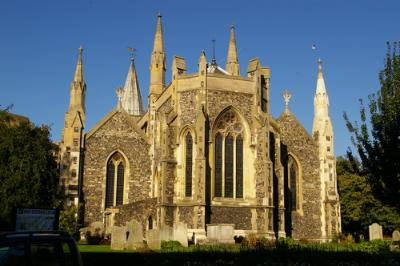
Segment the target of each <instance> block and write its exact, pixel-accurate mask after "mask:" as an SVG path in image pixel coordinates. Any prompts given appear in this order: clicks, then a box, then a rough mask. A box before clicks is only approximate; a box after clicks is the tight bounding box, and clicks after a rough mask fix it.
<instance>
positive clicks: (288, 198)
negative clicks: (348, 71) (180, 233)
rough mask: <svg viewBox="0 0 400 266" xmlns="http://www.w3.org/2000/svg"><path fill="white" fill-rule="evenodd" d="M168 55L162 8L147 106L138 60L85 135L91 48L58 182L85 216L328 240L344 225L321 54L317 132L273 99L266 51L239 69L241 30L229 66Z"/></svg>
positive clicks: (200, 231) (77, 83)
mask: <svg viewBox="0 0 400 266" xmlns="http://www.w3.org/2000/svg"><path fill="white" fill-rule="evenodd" d="M172 60H173V61H172V67H171V72H172V73H171V75H172V77H171V82H170V83H169V84H166V83H165V75H166V54H165V51H164V44H163V33H162V24H161V16H158V19H157V26H156V34H155V39H154V46H153V52H152V54H151V64H150V87H149V95H148V108H147V111H145V110H144V108H143V104H142V96H141V92H140V88H139V84H138V80H137V76H136V70H135V65H134V61H133V60H132V62H131V65H130V68H129V71H128V76H127V79H126V82H125V86H124V87H123V88H119V89H117V96H118V103H117V106H116V108H115V109H114V110H112V111H111V112H110V113H109V114H107V115H106V116H105V117H104V118H103V119H102V120H101V121H99V122H98V123H97V125H96V126H95V127H94V128H92V129H90V130H89V131H87V132H86V133H84V128H85V106H84V102H85V92H86V84H85V81H84V77H83V69H82V49H80V51H79V58H78V64H77V68H76V72H75V76H74V80H73V82H72V84H71V99H70V107H69V109H68V112H67V113H66V115H65V126H64V130H63V136H62V141H61V144H60V148H61V153H60V154H61V155H60V161H61V167H60V169H61V182H62V185H63V187H64V188H65V193H66V195H67V196H68V199H69V200H68V203H69V204H77V203H78V202H79V203H81V204H82V206H83V207H84V215H83V220H84V225H85V226H87V225H89V224H91V223H93V222H102V223H103V224H104V226H105V227H106V228H110V226H112V225H123V224H125V223H126V222H127V221H129V220H131V219H136V220H137V221H140V222H141V223H142V225H143V227H144V228H146V229H153V228H161V227H163V226H173V225H174V224H176V223H178V222H181V223H185V224H186V226H187V228H188V230H189V233H190V235H191V234H192V233H193V232H194V233H196V235H197V237H198V238H206V231H207V225H209V224H232V225H233V226H234V230H235V231H234V232H235V235H238V236H239V235H242V236H243V235H246V234H249V233H255V234H257V235H258V236H265V237H267V238H276V237H283V236H291V237H293V238H294V239H308V240H314V241H329V240H330V239H332V238H333V237H334V236H336V235H337V234H339V233H340V231H341V224H340V205H339V196H338V192H337V179H336V172H335V157H334V152H333V128H332V124H331V122H330V118H329V113H328V107H329V100H328V95H327V92H326V88H325V83H324V79H323V73H322V64H321V62H320V61H319V62H318V79H317V89H316V94H315V99H314V109H315V116H314V126H313V132H312V135H310V134H309V133H308V132H307V130H306V129H305V128H304V127H303V126H302V124H301V123H300V122H299V121H298V120H297V118H296V117H295V115H294V114H293V113H292V112H291V111H290V110H289V107H288V101H289V98H290V94H288V93H286V94H285V101H286V108H285V111H284V112H283V113H282V114H281V115H280V117H279V118H277V119H275V118H273V117H272V116H271V113H270V109H269V108H270V107H269V104H270V103H269V91H270V70H269V68H267V67H262V66H261V64H260V61H259V60H258V59H253V60H251V61H250V62H249V63H248V66H247V70H246V75H245V76H241V75H240V69H239V61H238V55H237V49H236V39H235V30H234V27H233V26H232V27H231V29H230V40H229V47H228V56H227V62H226V67H225V69H223V68H221V67H220V66H219V65H218V64H217V63H216V61H215V59H213V60H212V61H211V62H210V63H208V62H207V59H206V56H205V53H204V52H201V53H200V58H199V60H198V71H197V72H195V73H187V72H186V61H185V59H184V58H182V57H179V56H174V57H173V59H172Z"/></svg>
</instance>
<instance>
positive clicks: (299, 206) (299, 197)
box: [287, 152, 304, 216]
mask: <svg viewBox="0 0 400 266" xmlns="http://www.w3.org/2000/svg"><path fill="white" fill-rule="evenodd" d="M290 159H292V161H293V162H294V163H296V166H297V180H296V208H292V212H297V213H298V214H299V215H301V216H303V215H304V213H303V186H302V184H303V171H302V167H301V163H300V160H299V158H298V157H297V156H296V155H295V154H293V153H291V152H289V153H288V160H287V164H288V165H287V169H288V187H289V188H290V185H291V182H290V178H291V177H290V168H291V166H290Z"/></svg>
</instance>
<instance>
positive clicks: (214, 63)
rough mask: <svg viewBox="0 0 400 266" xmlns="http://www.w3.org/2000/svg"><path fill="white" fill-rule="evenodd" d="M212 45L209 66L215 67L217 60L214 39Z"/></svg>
mask: <svg viewBox="0 0 400 266" xmlns="http://www.w3.org/2000/svg"><path fill="white" fill-rule="evenodd" d="M212 44H213V57H212V60H211V65H214V66H215V65H217V59H215V39H213V40H212Z"/></svg>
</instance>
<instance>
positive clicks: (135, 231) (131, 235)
mask: <svg viewBox="0 0 400 266" xmlns="http://www.w3.org/2000/svg"><path fill="white" fill-rule="evenodd" d="M126 227H127V231H128V239H127V241H126V246H125V247H126V249H138V248H142V247H143V226H142V224H141V223H140V222H138V221H136V220H135V219H132V220H130V221H129V222H128V223H127V224H126Z"/></svg>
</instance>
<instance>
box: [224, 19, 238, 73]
mask: <svg viewBox="0 0 400 266" xmlns="http://www.w3.org/2000/svg"><path fill="white" fill-rule="evenodd" d="M226 71H228V72H229V73H230V74H231V75H233V76H239V75H240V70H239V60H238V53H237V48H236V37H235V26H234V25H233V24H232V25H231V29H230V33H229V46H228V55H227V57H226Z"/></svg>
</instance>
